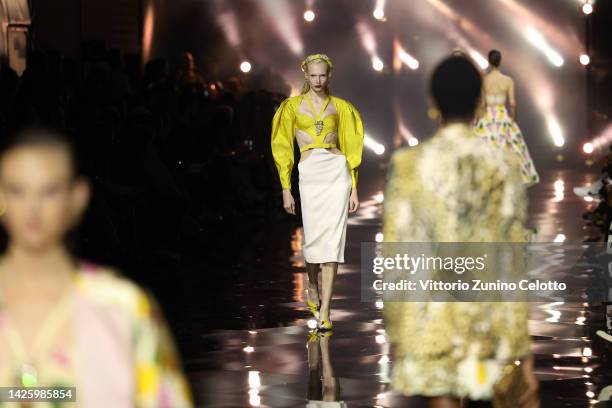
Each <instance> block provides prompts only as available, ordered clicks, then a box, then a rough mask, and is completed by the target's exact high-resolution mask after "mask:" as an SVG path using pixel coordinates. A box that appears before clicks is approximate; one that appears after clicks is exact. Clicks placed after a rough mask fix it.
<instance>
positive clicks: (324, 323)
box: [317, 320, 334, 331]
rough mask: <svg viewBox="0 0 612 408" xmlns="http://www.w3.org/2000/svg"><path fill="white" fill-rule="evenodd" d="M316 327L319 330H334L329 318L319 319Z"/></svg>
mask: <svg viewBox="0 0 612 408" xmlns="http://www.w3.org/2000/svg"><path fill="white" fill-rule="evenodd" d="M317 329H318V330H320V331H328V330H329V331H331V330H334V326H333V325H332V322H331V320H321V322H319V325H318V326H317Z"/></svg>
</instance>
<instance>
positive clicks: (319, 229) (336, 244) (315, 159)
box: [298, 148, 352, 263]
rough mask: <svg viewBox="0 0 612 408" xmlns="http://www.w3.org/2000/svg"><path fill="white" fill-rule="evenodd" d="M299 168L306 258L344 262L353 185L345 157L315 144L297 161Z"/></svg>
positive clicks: (303, 247) (311, 260)
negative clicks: (309, 151)
mask: <svg viewBox="0 0 612 408" xmlns="http://www.w3.org/2000/svg"><path fill="white" fill-rule="evenodd" d="M298 171H299V186H300V197H301V202H302V221H303V224H304V235H303V241H302V253H303V254H304V259H305V260H306V262H309V263H323V262H344V246H345V243H346V224H347V218H348V205H349V197H350V194H351V185H352V182H351V175H350V173H349V170H348V166H347V163H346V157H345V156H344V155H341V154H336V153H332V152H330V151H328V150H325V149H322V148H315V149H312V152H311V153H310V155H309V156H308V158H306V159H305V160H304V161H302V162H300V163H299V164H298Z"/></svg>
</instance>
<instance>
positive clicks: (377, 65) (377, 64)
mask: <svg viewBox="0 0 612 408" xmlns="http://www.w3.org/2000/svg"><path fill="white" fill-rule="evenodd" d="M384 67H385V64H384V63H383V62H382V60H381V59H380V58H378V57H373V58H372V68H374V70H375V71H378V72H380V71H382V70H383V68H384Z"/></svg>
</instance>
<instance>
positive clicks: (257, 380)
mask: <svg viewBox="0 0 612 408" xmlns="http://www.w3.org/2000/svg"><path fill="white" fill-rule="evenodd" d="M259 387H261V377H260V376H259V371H249V388H259Z"/></svg>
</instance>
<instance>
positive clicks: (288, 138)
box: [272, 99, 295, 189]
mask: <svg viewBox="0 0 612 408" xmlns="http://www.w3.org/2000/svg"><path fill="white" fill-rule="evenodd" d="M289 101H290V100H289V99H285V100H284V101H283V102H282V103H281V105H280V106H279V108H278V109H277V110H276V113H275V114H274V118H273V119H272V156H273V157H274V163H275V164H276V169H277V170H278V175H279V177H280V182H281V186H282V188H283V189H290V188H291V171H292V170H293V132H294V130H293V129H294V122H295V110H294V107H293V106H292V104H291V103H290V102H289Z"/></svg>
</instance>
